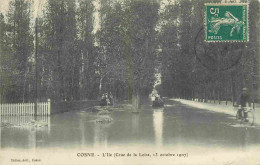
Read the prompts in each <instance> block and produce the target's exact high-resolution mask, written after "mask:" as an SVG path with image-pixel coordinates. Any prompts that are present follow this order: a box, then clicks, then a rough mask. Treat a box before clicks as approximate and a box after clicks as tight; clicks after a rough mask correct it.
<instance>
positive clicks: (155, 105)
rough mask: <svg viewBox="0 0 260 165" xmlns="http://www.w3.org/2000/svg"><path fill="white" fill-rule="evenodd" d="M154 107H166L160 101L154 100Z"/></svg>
mask: <svg viewBox="0 0 260 165" xmlns="http://www.w3.org/2000/svg"><path fill="white" fill-rule="evenodd" d="M152 107H153V108H162V107H164V102H162V101H159V100H154V101H153V105H152Z"/></svg>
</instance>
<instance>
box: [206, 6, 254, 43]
mask: <svg viewBox="0 0 260 165" xmlns="http://www.w3.org/2000/svg"><path fill="white" fill-rule="evenodd" d="M248 23H249V22H248V3H206V4H205V41H206V42H248V41H249V28H248Z"/></svg>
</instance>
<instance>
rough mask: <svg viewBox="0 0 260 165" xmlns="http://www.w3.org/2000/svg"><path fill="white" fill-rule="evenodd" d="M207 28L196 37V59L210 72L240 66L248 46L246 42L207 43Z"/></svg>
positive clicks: (201, 30) (202, 29) (200, 30)
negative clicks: (205, 31)
mask: <svg viewBox="0 0 260 165" xmlns="http://www.w3.org/2000/svg"><path fill="white" fill-rule="evenodd" d="M204 30H205V28H203V27H201V29H199V30H198V32H197V34H196V35H195V40H194V51H195V52H194V53H195V56H196V59H197V60H198V61H199V62H200V63H201V64H202V65H203V66H204V67H206V68H207V69H208V70H211V71H227V70H230V69H232V68H234V67H236V66H237V64H239V62H240V59H241V57H242V55H243V52H244V50H245V48H246V46H247V44H245V43H244V42H219V43H218V44H216V43H214V42H205V40H204V39H205V33H204Z"/></svg>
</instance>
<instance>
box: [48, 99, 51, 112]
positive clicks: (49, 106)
mask: <svg viewBox="0 0 260 165" xmlns="http://www.w3.org/2000/svg"><path fill="white" fill-rule="evenodd" d="M49 115H51V99H48V116H49Z"/></svg>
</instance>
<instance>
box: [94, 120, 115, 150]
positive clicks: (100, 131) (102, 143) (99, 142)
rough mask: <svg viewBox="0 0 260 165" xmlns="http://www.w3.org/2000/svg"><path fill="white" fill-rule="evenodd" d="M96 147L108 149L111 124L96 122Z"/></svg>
mask: <svg viewBox="0 0 260 165" xmlns="http://www.w3.org/2000/svg"><path fill="white" fill-rule="evenodd" d="M94 123H95V124H94V147H107V137H108V129H109V127H110V125H111V123H99V122H95V121H94Z"/></svg>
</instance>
